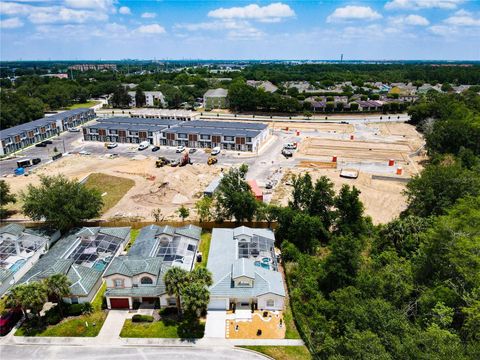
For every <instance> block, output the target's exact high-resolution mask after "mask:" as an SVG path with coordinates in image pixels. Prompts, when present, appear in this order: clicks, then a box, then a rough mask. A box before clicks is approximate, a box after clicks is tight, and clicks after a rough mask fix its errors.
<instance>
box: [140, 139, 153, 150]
mask: <svg viewBox="0 0 480 360" xmlns="http://www.w3.org/2000/svg"><path fill="white" fill-rule="evenodd" d="M149 146H150V143H149V142H148V141H142V142H141V143H140V145H139V146H138V150H139V151H141V150H145V149H147V148H148V147H149Z"/></svg>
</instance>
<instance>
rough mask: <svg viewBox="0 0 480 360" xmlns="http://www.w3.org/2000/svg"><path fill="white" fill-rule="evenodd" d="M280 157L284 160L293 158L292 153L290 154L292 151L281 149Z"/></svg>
mask: <svg viewBox="0 0 480 360" xmlns="http://www.w3.org/2000/svg"><path fill="white" fill-rule="evenodd" d="M282 155H283V156H285V157H286V158H289V157H292V156H293V152H292V150H287V149H283V150H282Z"/></svg>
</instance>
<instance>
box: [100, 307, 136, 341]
mask: <svg viewBox="0 0 480 360" xmlns="http://www.w3.org/2000/svg"><path fill="white" fill-rule="evenodd" d="M128 314H129V313H128V310H109V312H108V315H107V318H106V319H105V322H104V323H103V326H102V329H101V330H100V332H99V333H98V336H97V337H96V340H98V341H99V342H100V343H101V342H102V341H103V340H105V342H106V343H108V342H109V341H111V340H113V339H116V338H118V337H119V336H120V332H121V331H122V328H123V323H124V322H125V319H126V318H127V317H128Z"/></svg>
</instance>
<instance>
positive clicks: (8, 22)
mask: <svg viewBox="0 0 480 360" xmlns="http://www.w3.org/2000/svg"><path fill="white" fill-rule="evenodd" d="M22 26H23V22H22V21H21V20H20V19H19V18H18V17H13V18H10V19H4V20H0V28H1V29H16V28H19V27H22Z"/></svg>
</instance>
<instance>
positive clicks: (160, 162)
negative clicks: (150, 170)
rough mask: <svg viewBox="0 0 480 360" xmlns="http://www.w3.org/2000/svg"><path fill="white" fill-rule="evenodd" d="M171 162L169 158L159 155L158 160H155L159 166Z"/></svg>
mask: <svg viewBox="0 0 480 360" xmlns="http://www.w3.org/2000/svg"><path fill="white" fill-rule="evenodd" d="M168 164H170V160H168V159H167V158H166V157H163V156H159V157H158V160H157V161H156V162H155V166H156V167H157V168H161V167H164V166H165V165H168Z"/></svg>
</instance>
